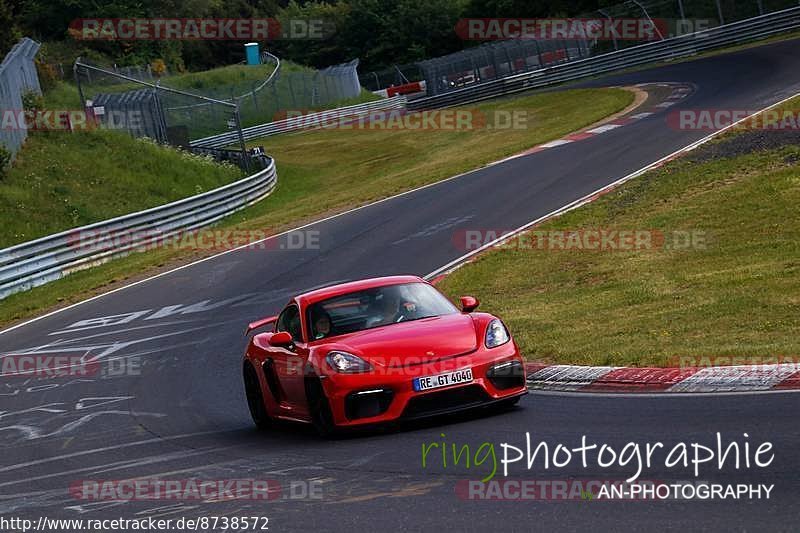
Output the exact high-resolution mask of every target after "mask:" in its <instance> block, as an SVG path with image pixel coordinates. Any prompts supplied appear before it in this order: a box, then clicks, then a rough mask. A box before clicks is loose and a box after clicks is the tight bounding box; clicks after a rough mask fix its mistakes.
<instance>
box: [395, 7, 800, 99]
mask: <svg viewBox="0 0 800 533" xmlns="http://www.w3.org/2000/svg"><path fill="white" fill-rule="evenodd" d="M797 28H800V7H793V8H789V9H785V10H783V11H776V12H775V13H770V14H768V15H762V16H759V17H755V18H751V19H747V20H743V21H740V22H734V23H731V24H725V25H723V26H717V27H715V28H711V29H708V30H704V31H700V32H696V33H691V34H686V35H682V36H679V37H672V38H670V39H664V40H662V41H656V42H652V43H647V44H642V45H638V46H633V47H631V48H625V49H623V50H619V51H616V52H609V53H606V54H602V55H598V56H594V57H590V58H586V59H579V60H575V61H570V62H568V63H561V64H559V65H554V66H551V67H546V68H542V69H539V70H533V71H530V72H525V73H522V74H515V75H512V76H508V77H506V78H502V79H498V80H494V81H490V82H486V83H480V84H476V85H471V86H469V87H464V88H463V89H457V90H455V91H451V92H448V93H444V94H440V95H436V96H431V97H428V98H419V99H416V100H412V101H410V102H409V103H408V108H409V109H410V110H421V109H434V108H443V107H449V106H455V105H462V104H468V103H471V102H477V101H480V100H486V99H489V98H495V97H498V96H503V95H506V94H512V93H515V92H520V91H526V90H529V89H535V88H539V87H546V86H548V85H555V84H558V83H563V82H567V81H573V80H577V79H581V78H587V77H592V76H598V75H600V74H606V73H609V72H613V71H618V70H623V69H627V68H631V67H635V66H639V65H645V64H648V63H654V62H658V61H667V60H672V59H677V58H681V57H688V56H691V55H694V54H697V53H698V52H703V51H706V50H712V49H715V48H722V47H724V46H730V45H735V44H739V43H743V42H747V41H752V40H755V39H760V38H764V37H769V36H771V35H775V34H778V33H783V32H786V31H791V30H794V29H797Z"/></svg>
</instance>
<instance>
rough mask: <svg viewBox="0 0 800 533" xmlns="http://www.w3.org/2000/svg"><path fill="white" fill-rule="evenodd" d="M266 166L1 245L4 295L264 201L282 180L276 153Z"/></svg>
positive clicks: (0, 274)
mask: <svg viewBox="0 0 800 533" xmlns="http://www.w3.org/2000/svg"><path fill="white" fill-rule="evenodd" d="M262 166H263V167H264V168H263V169H262V170H259V171H258V172H256V173H255V174H253V175H252V176H248V177H246V178H244V179H241V180H239V181H236V182H234V183H231V184H229V185H225V186H223V187H219V188H217V189H214V190H213V191H208V192H206V193H203V194H198V195H197V196H192V197H190V198H185V199H183V200H178V201H177V202H172V203H169V204H165V205H162V206H159V207H154V208H152V209H147V210H145V211H140V212H138V213H132V214H129V215H125V216H121V217H117V218H113V219H111V220H107V221H104V222H98V223H95V224H90V225H88V226H83V227H80V228H75V229H71V230H68V231H63V232H61V233H57V234H55V235H50V236H47V237H42V238H41V239H36V240H33V241H30V242H26V243H22V244H18V245H16V246H11V247H10V248H5V249H3V250H0V299H2V298H5V297H6V296H8V295H10V294H13V293H15V292H20V291H24V290H28V289H30V288H32V287H36V286H38V285H43V284H45V283H48V282H50V281H53V280H56V279H59V278H62V277H64V276H66V275H67V274H70V273H72V272H75V271H77V270H82V269H85V268H89V267H91V266H94V265H98V264H100V263H103V262H106V261H108V260H110V259H111V258H113V257H116V256H120V255H125V254H127V253H130V252H131V250H135V249H136V248H137V247H140V246H144V245H147V244H148V243H149V242H152V241H153V236H154V235H158V238H167V237H170V236H173V235H178V234H180V233H181V232H185V231H190V230H194V229H197V228H201V227H204V226H208V225H209V224H213V223H214V222H216V221H218V220H220V219H221V218H223V217H226V216H228V215H230V214H231V213H234V212H236V211H238V210H240V209H243V208H245V207H247V206H249V205H251V204H253V203H255V202H257V201H259V200H261V199H262V198H264V197H265V196H267V195H268V194H269V193H270V192H272V190H273V189H274V188H275V185H276V183H277V180H278V178H277V174H276V172H275V162H274V161H273V160H272V159H271V158H267V157H264V158H263V159H262ZM87 234H88V235H95V236H96V238H95V239H93V240H92V243H91V246H83V245H82V243H81V242H80V238H79V236H80V235H87ZM121 235H123V236H125V238H124V239H120V236H121ZM120 240H123V241H124V242H119V241H120Z"/></svg>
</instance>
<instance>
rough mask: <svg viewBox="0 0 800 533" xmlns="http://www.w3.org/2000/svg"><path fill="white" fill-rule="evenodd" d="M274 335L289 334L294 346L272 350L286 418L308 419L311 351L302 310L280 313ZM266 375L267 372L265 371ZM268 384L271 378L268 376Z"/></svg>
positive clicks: (290, 308) (292, 307)
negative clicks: (307, 380)
mask: <svg viewBox="0 0 800 533" xmlns="http://www.w3.org/2000/svg"><path fill="white" fill-rule="evenodd" d="M275 331H276V332H278V331H288V332H289V333H291V335H292V339H294V344H293V345H292V346H288V347H282V346H271V347H270V359H271V365H268V366H271V371H272V372H274V377H275V378H276V381H277V384H278V387H277V390H276V391H274V393H276V399H277V400H278V402H279V404H280V406H281V409H282V410H283V411H284V412H283V415H285V416H297V417H303V416H305V415H307V411H308V409H307V407H306V400H305V385H304V372H305V363H306V360H307V358H308V349H307V347H306V343H305V339H304V337H303V326H302V317H301V314H300V308H299V307H298V306H297V304H295V303H291V304H289V305H287V306H286V308H285V309H284V310H283V311H281V314H280V315H279V316H278V320H277V321H276V322H275ZM265 371H268V369H267V368H265ZM267 379H268V382H269V376H268V378H267Z"/></svg>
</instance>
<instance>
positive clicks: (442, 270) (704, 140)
mask: <svg viewBox="0 0 800 533" xmlns="http://www.w3.org/2000/svg"><path fill="white" fill-rule="evenodd" d="M798 96H800V93H796V94H794V95H792V96H789V97H787V98H784V99H783V100H780V101H778V102H775V103H774V104H770V105H768V106H767V107H765V108H763V109H761V110H759V111H756V112H755V113H753V114H752V115H750V116H747V117H744V118H743V119H741V120H737V121H736V122H734V123H733V124H729V125H727V126H725V127H724V128H722V129H721V130H717V131H715V132H713V133H711V134H709V135H706V136H705V137H703V138H702V139H699V140H697V141H694V142H692V143H690V144H687V145H686V146H684V147H683V148H679V149H678V150H675V151H674V152H672V153H671V154H668V155H665V156H664V157H662V158H661V159H658V160H657V161H653V162H652V163H650V164H648V165H646V166H644V167H642V168H640V169H639V170H636V171H634V172H631V173H630V174H628V175H627V176H623V177H622V178H620V179H618V180H616V181H613V182H611V183H609V184H608V185H604V186H603V187H600V188H599V189H597V190H595V191H593V192H590V193H589V194H587V195H585V196H583V197H581V198H578V199H577V200H574V201H572V202H570V203H568V204H566V205H564V206H562V207H559V208H558V209H556V210H554V211H551V212H550V213H547V214H546V215H544V216H541V217H539V218H537V219H535V220H532V221H530V222H528V223H527V224H523V225H522V226H520V227H518V228H517V229H515V230H514V231H511V232H509V233H506V234H504V235H503V236H502V237H499V238H497V239H495V240H493V241H491V242H488V243H486V244H484V245H483V246H481V247H480V248H477V249H475V250H472V251H471V252H469V253H466V254H464V255H462V256H461V257H459V258H457V259H454V260H452V261H450V262H449V263H447V264H446V265H444V266H442V267H439V268H437V269H436V270H434V271H433V272H430V273H429V274H427V275H426V276H425V279H432V278H435V277H436V276H439V275H441V274H446V273H448V272H450V271H452V270H455V269H456V268H458V266H460V265H461V264H463V263H464V262H465V261H466V260H468V259H469V258H471V257H474V256H476V255H478V254H480V253H481V252H483V251H485V250H487V249H489V248H492V247H494V246H496V245H498V244H502V243H504V242H507V241H508V240H510V239H513V238H514V237H516V236H517V235H519V234H520V233H522V232H524V231H525V230H527V229H528V228H531V227H533V226H535V225H536V224H540V223H541V222H544V221H545V220H547V219H550V218H553V217H557V216H559V215H562V214H564V213H566V212H567V211H572V210H573V209H577V208H578V207H581V206H582V205H584V204H587V203H589V202H591V201H592V200H593V199H594V198H595V197H596V196H597V195H598V194H601V193H604V192H606V191H609V190H611V189H613V188H615V187H617V186H618V185H621V184H623V183H625V182H626V181H629V180H632V179H633V178H637V177H639V176H641V175H642V174H644V173H645V172H647V171H649V170H652V169H653V168H656V167H657V166H659V165H661V164H663V163H666V162H667V161H669V160H670V159H673V158H675V157H677V156H679V155H681V154H683V153H685V152H691V151H692V150H694V149H695V148H697V147H698V146H702V145H703V144H705V143H707V142H708V141H710V140H711V139H713V138H715V137H717V136H718V135H722V134H723V133H725V132H726V131H728V130H729V129H732V128H735V127H736V126H738V125H739V124H741V123H742V122H744V121H746V120H748V119H750V118H751V117H753V116H755V115H758V114H760V113H763V112H764V111H768V110H770V109H772V108H773V107H778V106H779V105H781V104H783V103H785V102H788V101H789V100H791V99H793V98H797V97H798Z"/></svg>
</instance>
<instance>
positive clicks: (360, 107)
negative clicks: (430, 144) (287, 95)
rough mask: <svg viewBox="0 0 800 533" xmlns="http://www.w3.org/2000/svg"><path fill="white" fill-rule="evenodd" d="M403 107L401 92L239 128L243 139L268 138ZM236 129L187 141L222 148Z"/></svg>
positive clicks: (231, 141)
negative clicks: (318, 124) (311, 126)
mask: <svg viewBox="0 0 800 533" xmlns="http://www.w3.org/2000/svg"><path fill="white" fill-rule="evenodd" d="M405 108H406V97H405V96H404V95H399V96H393V97H392V98H386V99H383V100H375V101H373V102H367V103H364V104H356V105H351V106H346V107H339V108H336V109H328V110H325V111H319V112H316V113H309V114H307V115H302V116H299V117H295V118H286V119H283V120H276V121H275V122H268V123H266V124H259V125H258V126H251V127H249V128H243V129H242V134H243V135H244V139H245V140H246V141H249V140H252V139H259V138H261V137H268V136H270V135H279V134H282V133H291V132H296V131H302V130H306V129H316V128H309V127H308V124H316V123H324V121H325V120H326V117H327V118H330V117H334V118H335V119H336V120H337V122H338V121H341V120H344V121H347V120H358V119H359V118H363V117H367V116H369V115H370V114H372V113H379V112H386V111H394V110H404V109H405ZM238 140H239V137H238V132H233V131H232V132H226V133H220V134H219V135H212V136H211V137H204V138H202V139H196V140H194V141H191V142H190V143H189V145H190V146H192V147H195V146H197V147H202V148H222V147H225V146H229V145H231V144H234V143H236V142H238Z"/></svg>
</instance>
